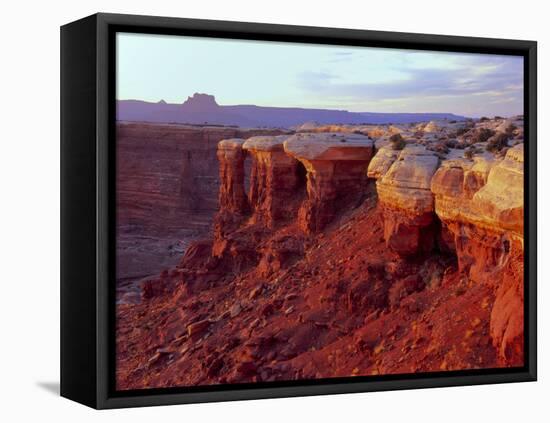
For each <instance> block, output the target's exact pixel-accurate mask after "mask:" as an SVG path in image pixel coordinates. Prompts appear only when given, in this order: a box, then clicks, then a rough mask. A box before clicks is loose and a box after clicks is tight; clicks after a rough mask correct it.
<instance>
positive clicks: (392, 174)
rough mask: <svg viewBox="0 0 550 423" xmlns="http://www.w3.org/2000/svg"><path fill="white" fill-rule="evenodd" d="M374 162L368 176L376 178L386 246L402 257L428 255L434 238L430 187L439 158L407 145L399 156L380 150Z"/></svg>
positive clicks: (434, 230)
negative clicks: (382, 211) (382, 213)
mask: <svg viewBox="0 0 550 423" xmlns="http://www.w3.org/2000/svg"><path fill="white" fill-rule="evenodd" d="M373 162H374V165H372V166H369V172H370V175H372V176H373V177H377V178H378V180H377V183H376V190H377V192H378V197H379V200H380V205H381V207H383V208H384V211H385V213H384V218H385V219H384V238H385V240H386V245H387V246H388V248H391V249H392V250H393V251H395V252H397V253H398V254H400V255H402V256H413V255H419V254H425V253H428V252H430V251H431V250H432V248H433V246H434V242H435V234H436V227H435V224H434V213H433V210H434V203H433V194H432V192H431V190H430V183H431V179H432V176H433V174H434V172H435V170H436V169H437V166H438V163H439V159H438V157H437V156H436V155H435V154H434V153H433V152H431V151H428V150H426V149H425V148H424V147H422V146H413V145H409V146H406V147H405V148H404V149H403V150H401V151H400V152H399V154H398V155H396V154H395V153H394V152H392V151H390V150H388V149H380V150H379V152H378V154H377V155H376V156H375V158H374V159H373ZM386 169H387V171H386Z"/></svg>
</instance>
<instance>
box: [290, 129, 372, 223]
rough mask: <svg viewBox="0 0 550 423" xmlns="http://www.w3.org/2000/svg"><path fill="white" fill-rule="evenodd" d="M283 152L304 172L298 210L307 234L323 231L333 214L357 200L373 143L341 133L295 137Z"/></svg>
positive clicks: (363, 185)
mask: <svg viewBox="0 0 550 423" xmlns="http://www.w3.org/2000/svg"><path fill="white" fill-rule="evenodd" d="M284 149H285V151H286V152H287V153H288V154H289V155H290V156H292V157H295V158H296V159H297V160H299V161H300V162H301V163H302V164H303V166H304V167H305V169H306V171H307V199H306V200H305V201H304V202H303V204H302V206H301V207H300V211H299V219H300V226H301V227H302V229H303V230H304V231H305V232H307V233H311V232H316V231H319V230H321V229H323V228H324V227H325V226H326V225H327V224H328V223H330V222H331V221H332V219H333V218H334V216H335V214H336V212H337V211H338V210H339V209H342V208H344V207H345V206H347V205H349V204H350V201H353V200H354V199H357V198H359V197H360V196H361V195H362V194H363V193H364V191H365V188H366V171H367V166H368V164H369V161H370V159H371V157H372V155H373V149H374V147H373V141H372V140H371V139H370V138H369V137H367V136H363V135H358V134H342V133H317V134H296V135H293V136H292V137H289V138H288V139H287V140H286V141H285V144H284Z"/></svg>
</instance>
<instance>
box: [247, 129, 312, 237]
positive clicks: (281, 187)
mask: <svg viewBox="0 0 550 423" xmlns="http://www.w3.org/2000/svg"><path fill="white" fill-rule="evenodd" d="M287 138H288V136H286V135H280V136H273V137H271V136H259V137H252V138H249V139H248V140H247V141H246V142H245V143H244V144H243V150H245V151H247V152H248V153H249V154H250V156H251V158H252V164H251V173H250V191H249V193H248V198H249V201H250V205H251V208H252V212H253V215H252V222H258V223H263V224H265V225H266V226H267V227H269V228H272V227H273V226H274V225H275V224H276V223H277V222H279V221H281V220H285V219H288V217H290V216H289V213H291V210H292V204H291V203H294V201H293V200H294V199H295V197H296V194H297V191H299V189H298V188H299V185H300V184H302V185H303V183H304V181H303V177H302V178H301V177H300V173H299V172H300V169H299V167H298V165H299V163H298V162H297V161H296V160H295V159H294V158H293V157H291V156H289V155H287V154H286V153H285V152H284V149H283V142H284V141H285V140H286V139H287Z"/></svg>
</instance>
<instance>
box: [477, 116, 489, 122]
mask: <svg viewBox="0 0 550 423" xmlns="http://www.w3.org/2000/svg"><path fill="white" fill-rule="evenodd" d="M489 120H490V119H489V118H488V117H486V116H481V117H480V118H479V121H480V122H488V121H489Z"/></svg>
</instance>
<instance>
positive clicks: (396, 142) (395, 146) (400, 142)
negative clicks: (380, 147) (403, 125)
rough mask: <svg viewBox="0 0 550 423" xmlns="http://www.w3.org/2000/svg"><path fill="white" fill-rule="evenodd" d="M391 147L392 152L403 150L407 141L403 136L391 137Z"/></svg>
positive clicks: (394, 135)
mask: <svg viewBox="0 0 550 423" xmlns="http://www.w3.org/2000/svg"><path fill="white" fill-rule="evenodd" d="M390 145H391V148H392V150H403V148H405V145H406V143H405V140H404V139H403V137H402V136H401V134H393V135H392V136H391V137H390Z"/></svg>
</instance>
